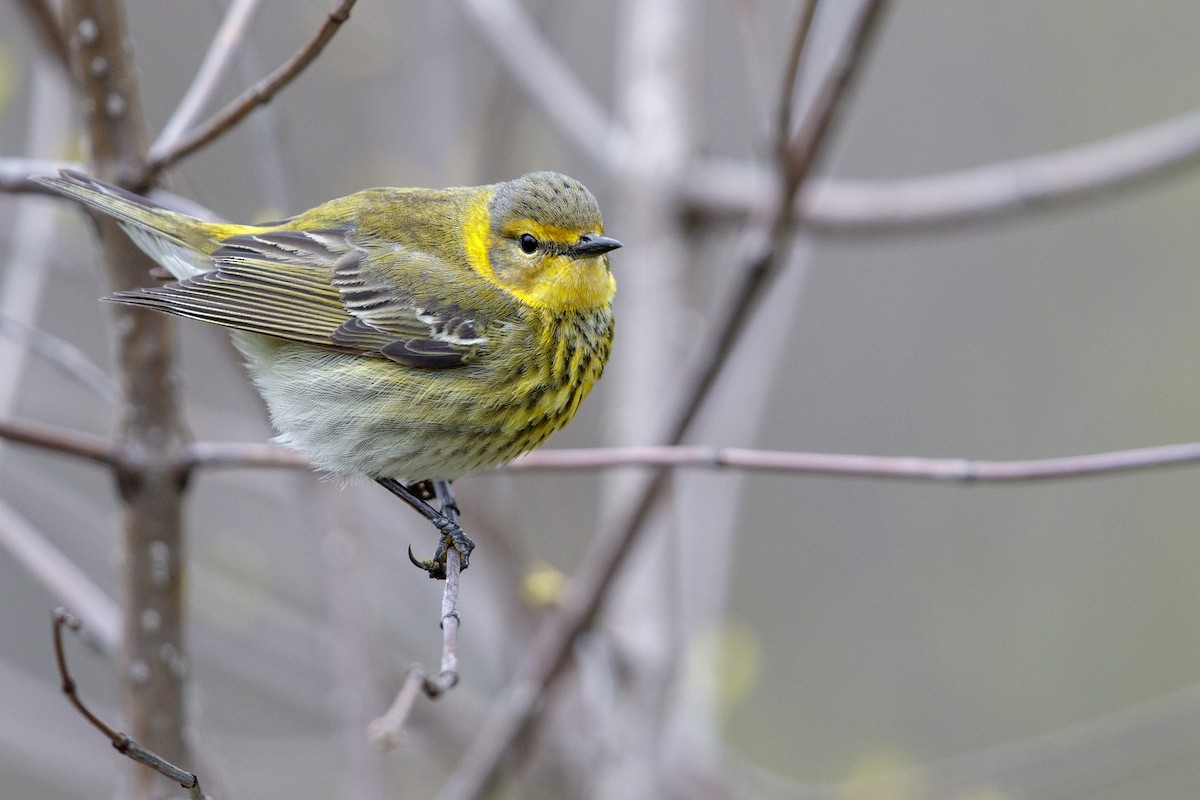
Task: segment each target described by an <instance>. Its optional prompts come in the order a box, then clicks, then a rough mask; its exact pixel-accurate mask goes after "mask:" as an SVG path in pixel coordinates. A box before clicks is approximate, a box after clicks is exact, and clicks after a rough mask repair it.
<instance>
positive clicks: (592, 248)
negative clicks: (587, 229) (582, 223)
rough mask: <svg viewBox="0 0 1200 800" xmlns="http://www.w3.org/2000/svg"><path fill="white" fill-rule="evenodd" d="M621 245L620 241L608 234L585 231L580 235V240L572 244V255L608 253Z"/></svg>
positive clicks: (585, 255) (576, 256)
mask: <svg viewBox="0 0 1200 800" xmlns="http://www.w3.org/2000/svg"><path fill="white" fill-rule="evenodd" d="M620 246H621V243H620V242H618V241H617V240H616V239H612V238H610V237H608V236H600V235H599V234H595V233H585V234H584V235H583V236H580V237H579V241H578V242H576V243H575V244H573V245H571V255H572V256H573V257H575V258H582V257H587V256H599V255H603V254H604V253H607V252H608V251H609V250H616V249H617V248H618V247H620Z"/></svg>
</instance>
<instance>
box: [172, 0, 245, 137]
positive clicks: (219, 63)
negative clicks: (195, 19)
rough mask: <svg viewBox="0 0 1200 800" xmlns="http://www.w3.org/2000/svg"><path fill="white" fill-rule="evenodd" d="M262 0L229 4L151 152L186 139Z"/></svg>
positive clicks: (211, 95) (236, 1)
mask: <svg viewBox="0 0 1200 800" xmlns="http://www.w3.org/2000/svg"><path fill="white" fill-rule="evenodd" d="M260 2H261V0H233V2H232V3H230V5H229V8H228V9H226V11H225V18H224V19H223V20H222V21H221V27H219V28H218V29H217V32H216V34H215V35H214V36H213V39H212V42H211V43H210V44H209V46H208V52H206V53H205V54H204V61H203V62H201V64H200V69H198V70H196V75H195V77H193V78H192V85H191V86H189V87H188V90H187V92H186V93H185V94H184V96H183V99H182V100H180V101H179V105H178V106H176V107H175V113H173V114H172V115H171V118H170V119H169V120H167V124H166V125H164V126H163V129H162V132H161V133H159V135H158V138H157V139H155V141H154V144H153V145H152V146H151V147H150V151H151V152H152V153H153V152H165V151H169V150H171V149H172V148H173V147H174V146H175V145H176V143H177V142H179V140H180V139H182V138H183V135H184V133H185V132H186V131H187V129H188V128H190V127H192V125H193V124H194V123H195V122H196V118H197V117H198V116H200V112H201V111H203V110H204V107H205V106H206V105H208V103H209V101H210V100H211V99H212V97H213V95H214V94H216V91H217V88H218V87H219V86H220V85H221V79H222V78H223V77H224V76H225V73H226V71H227V70H228V69H229V65H230V64H231V63H232V62H233V58H234V56H235V55H237V51H238V48H239V47H241V45H242V41H243V40H244V39H245V38H246V33H247V31H248V30H249V28H250V22H251V20H253V19H254V13H255V12H256V11H257V10H258V6H259V3H260Z"/></svg>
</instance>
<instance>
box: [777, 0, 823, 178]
mask: <svg viewBox="0 0 1200 800" xmlns="http://www.w3.org/2000/svg"><path fill="white" fill-rule="evenodd" d="M816 10H817V0H804V4H803V6H802V7H801V9H800V19H799V21H798V22H797V23H796V30H795V32H794V33H793V34H792V46H791V49H790V50H789V51H788V60H787V66H786V68H785V69H784V71H783V75H784V78H783V90H782V91H781V92H780V93H779V112H778V121H777V122H776V126H777V127H776V130H777V131H778V132H779V134H780V135H779V142H780V144H783V143H784V142H786V141H787V137H789V136H790V135H791V131H792V110H793V109H794V108H795V105H796V87H797V86H798V85H799V84H800V67H801V56H802V55H803V54H804V47H805V45H806V44H808V32H809V31H810V30H812V21H813V15H814V14H815V13H816ZM782 155H783V153H782V150H781V152H780V156H781V157H782Z"/></svg>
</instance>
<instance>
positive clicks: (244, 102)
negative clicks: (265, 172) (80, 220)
mask: <svg viewBox="0 0 1200 800" xmlns="http://www.w3.org/2000/svg"><path fill="white" fill-rule="evenodd" d="M353 6H354V0H341V2H339V3H338V5H337V7H335V8H334V9H333V10H332V11H330V12H329V13H328V14H327V15H326V17H325V21H324V22H323V23H322V24H321V27H320V28H319V29H318V30H317V32H316V34H314V35H313V37H312V39H310V40H309V41H308V43H307V44H305V45H304V46H303V47H302V48H300V50H298V51H297V52H296V54H295V55H293V56H292V57H291V58H290V59H288V60H287V61H286V62H285V63H284V64H282V65H281V66H280V67H279V68H278V69H277V70H275V71H274V72H273V73H271V74H270V75H268V76H267V77H266V78H263V79H262V80H261V81H259V82H258V83H256V84H255V85H254V86H251V87H250V88H249V89H247V90H246V91H245V92H243V93H242V95H241V96H240V97H238V98H237V99H235V100H234V101H233V102H232V103H230V104H229V105H227V106H226V107H225V108H223V109H221V110H220V111H218V112H217V113H216V114H214V115H213V116H212V117H210V118H209V119H208V121H206V122H204V123H202V124H201V125H199V126H197V127H196V128H194V129H192V131H191V132H190V133H188V134H187V135H185V136H182V137H181V138H179V139H178V140H176V141H174V142H170V143H165V144H169V145H170V146H159V145H156V146H155V147H154V148H153V149H152V150H151V151H150V154H149V155H148V156H147V159H146V165H145V167H144V168H143V169H142V171H141V173H140V174H139V175H138V177H137V180H136V181H134V182H133V185H132V187H131V188H133V189H134V190H135V191H141V190H143V189H144V188H145V187H146V186H147V185H148V184H150V183H152V182H153V181H154V179H155V178H156V177H157V176H158V174H159V173H161V172H162V171H163V170H164V169H166V168H167V167H170V166H171V165H173V164H175V163H177V162H178V161H180V160H181V159H183V158H186V157H187V156H189V155H191V154H192V153H194V152H196V151H197V150H199V149H200V148H201V147H204V146H205V145H207V144H209V143H211V142H212V141H213V140H215V139H216V138H217V137H218V136H220V135H221V134H223V133H225V132H226V131H228V130H229V129H230V128H232V127H233V126H234V125H236V124H238V123H239V122H241V121H242V120H243V119H244V118H245V117H246V115H248V114H249V113H250V112H251V111H253V110H254V109H256V108H258V107H259V106H261V105H265V104H266V103H269V102H270V101H271V99H272V98H273V97H275V95H276V94H277V93H278V92H279V91H280V90H281V89H283V88H284V87H285V86H287V85H288V84H289V83H291V82H292V81H293V80H295V78H296V77H297V76H298V75H299V74H300V73H301V72H303V71H304V69H305V68H306V67H307V66H308V65H309V64H311V63H312V62H313V60H314V59H315V58H316V57H317V56H318V55H320V53H321V51H322V50H323V49H324V48H325V45H327V44H329V40H330V39H332V38H333V36H334V34H335V33H337V32H338V29H339V28H341V25H342V23H343V22H345V21H346V20H347V19H349V18H350V9H351V8H352V7H353Z"/></svg>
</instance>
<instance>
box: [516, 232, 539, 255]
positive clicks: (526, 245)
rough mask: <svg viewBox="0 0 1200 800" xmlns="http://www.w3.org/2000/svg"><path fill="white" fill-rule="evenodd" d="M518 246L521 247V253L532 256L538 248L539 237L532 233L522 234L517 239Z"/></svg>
mask: <svg viewBox="0 0 1200 800" xmlns="http://www.w3.org/2000/svg"><path fill="white" fill-rule="evenodd" d="M517 244H519V245H521V252H522V253H525V254H526V255H530V254H532V253H533V252H534V251H535V250H537V248H538V240H537V237H536V236H534V235H533V234H532V233H522V234H521V236H520V238H519V239H517Z"/></svg>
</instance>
